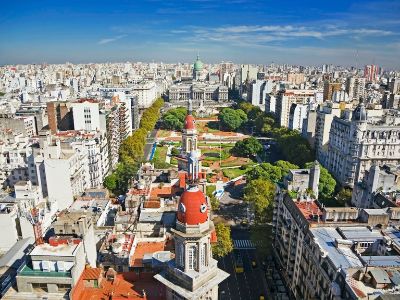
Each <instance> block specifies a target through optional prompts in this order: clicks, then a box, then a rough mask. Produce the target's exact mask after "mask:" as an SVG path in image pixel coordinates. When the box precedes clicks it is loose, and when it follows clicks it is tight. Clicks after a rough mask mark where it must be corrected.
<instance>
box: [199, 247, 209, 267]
mask: <svg viewBox="0 0 400 300" xmlns="http://www.w3.org/2000/svg"><path fill="white" fill-rule="evenodd" d="M206 253H207V244H202V245H201V249H200V265H201V266H205V265H206Z"/></svg>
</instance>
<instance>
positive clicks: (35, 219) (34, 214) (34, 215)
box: [26, 208, 44, 245]
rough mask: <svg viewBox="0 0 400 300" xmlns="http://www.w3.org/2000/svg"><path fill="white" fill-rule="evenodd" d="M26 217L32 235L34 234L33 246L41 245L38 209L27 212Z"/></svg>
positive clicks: (40, 225)
mask: <svg viewBox="0 0 400 300" xmlns="http://www.w3.org/2000/svg"><path fill="white" fill-rule="evenodd" d="M26 217H27V219H28V221H29V222H30V223H31V224H32V226H33V233H34V234H35V244H36V245H41V244H43V243H44V241H43V232H42V222H41V217H40V213H39V209H37V208H32V209H31V210H30V211H29V212H27V214H26Z"/></svg>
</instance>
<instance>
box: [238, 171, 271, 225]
mask: <svg viewBox="0 0 400 300" xmlns="http://www.w3.org/2000/svg"><path fill="white" fill-rule="evenodd" d="M274 199H275V184H274V183H273V182H271V181H269V180H265V179H262V178H259V179H255V180H251V181H250V182H249V183H248V184H247V186H246V187H245V188H244V200H245V201H247V202H249V203H250V204H251V205H252V206H253V207H254V212H255V220H256V222H257V223H265V222H267V221H269V220H271V219H272V211H273V203H274Z"/></svg>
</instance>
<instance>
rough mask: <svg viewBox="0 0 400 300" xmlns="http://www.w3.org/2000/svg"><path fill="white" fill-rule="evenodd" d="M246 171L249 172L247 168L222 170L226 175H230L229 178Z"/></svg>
mask: <svg viewBox="0 0 400 300" xmlns="http://www.w3.org/2000/svg"><path fill="white" fill-rule="evenodd" d="M246 172H247V169H245V170H241V169H240V168H234V169H224V170H222V173H223V174H224V176H225V177H228V178H229V179H233V178H236V177H239V176H241V175H243V174H245V173H246Z"/></svg>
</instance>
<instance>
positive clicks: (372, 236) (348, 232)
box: [338, 226, 383, 242]
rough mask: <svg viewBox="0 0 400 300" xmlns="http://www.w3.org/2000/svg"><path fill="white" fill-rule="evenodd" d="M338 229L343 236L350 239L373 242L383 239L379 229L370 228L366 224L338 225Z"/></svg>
mask: <svg viewBox="0 0 400 300" xmlns="http://www.w3.org/2000/svg"><path fill="white" fill-rule="evenodd" d="M338 230H339V232H340V233H341V234H342V236H343V238H345V239H347V240H351V241H370V242H374V241H376V240H379V239H383V235H382V234H381V233H380V231H379V230H370V229H369V228H368V227H366V226H365V227H364V226H352V227H339V228H338Z"/></svg>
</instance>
